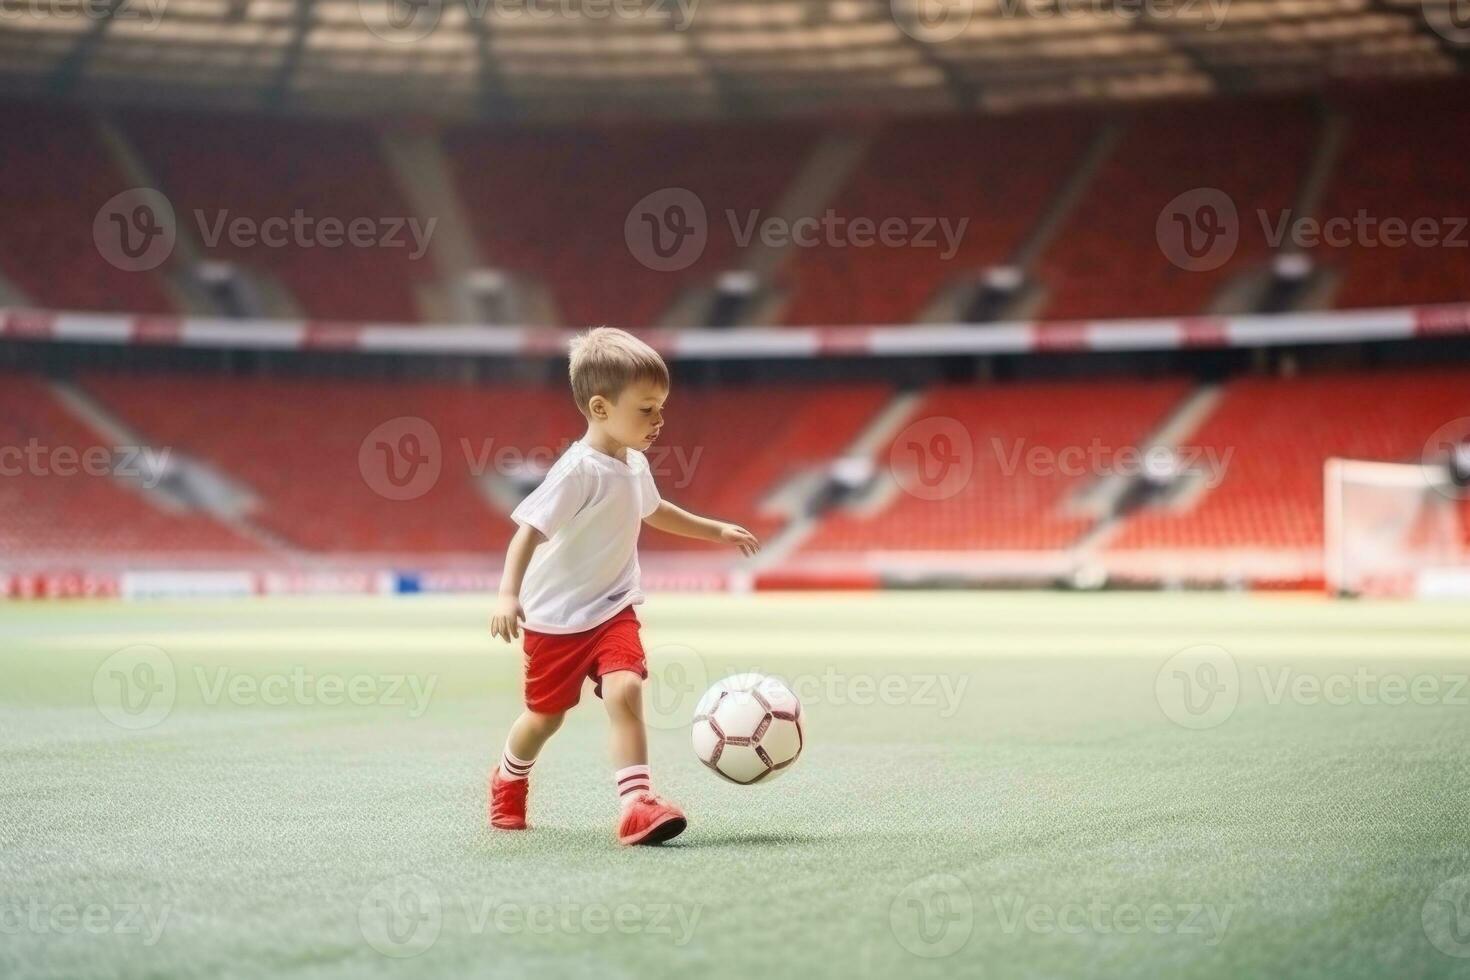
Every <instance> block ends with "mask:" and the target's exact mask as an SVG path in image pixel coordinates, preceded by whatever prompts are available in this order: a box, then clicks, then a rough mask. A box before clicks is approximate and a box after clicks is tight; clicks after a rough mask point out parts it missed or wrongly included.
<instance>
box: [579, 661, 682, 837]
mask: <svg viewBox="0 0 1470 980" xmlns="http://www.w3.org/2000/svg"><path fill="white" fill-rule="evenodd" d="M599 682H600V687H601V691H602V700H603V703H604V704H606V705H607V716H608V720H609V722H611V724H612V757H613V765H614V767H615V769H616V770H617V771H616V772H615V773H614V774H613V779H614V780H615V781H616V784H617V790H618V799H619V801H620V802H621V803H622V807H623V813H622V818H621V819H620V820H619V824H618V839H619V840H620V841H622V842H623V843H624V844H659V843H662V842H664V841H666V840H669V839H670V838H672V837H676V836H678V835H679V834H680V833H682V832H683V830H684V828H685V827H686V826H687V821H686V820H685V818H684V813H683V811H681V810H680V809H679V808H678V807H676V806H674V805H673V804H671V803H668V802H666V801H664V800H660V799H659V798H658V797H656V796H654V795H653V784H652V781H651V779H650V777H649V772H648V736H647V734H646V733H645V732H644V730H643V676H642V674H641V673H639V672H638V671H635V670H614V671H610V672H609V673H606V674H603V675H602V677H600V678H599Z"/></svg>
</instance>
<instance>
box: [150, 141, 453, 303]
mask: <svg viewBox="0 0 1470 980" xmlns="http://www.w3.org/2000/svg"><path fill="white" fill-rule="evenodd" d="M124 130H125V132H126V134H127V136H128V138H129V140H130V141H131V142H132V144H133V145H134V146H136V147H137V149H138V151H139V153H140V155H141V157H142V159H143V161H144V163H145V164H146V166H147V167H148V170H149V172H150V174H151V175H152V176H153V177H154V178H155V179H156V180H157V181H158V185H159V188H160V189H161V190H162V191H163V192H164V193H165V194H166V195H167V196H168V197H169V199H170V200H171V201H172V203H173V207H174V211H175V213H176V214H177V216H178V220H179V222H180V225H181V227H182V228H183V229H184V230H185V233H187V234H188V235H189V236H190V237H191V238H192V239H193V240H194V241H195V242H196V243H197V244H198V245H199V246H200V253H201V256H202V257H204V258H207V259H217V260H222V261H230V262H235V263H238V264H239V265H241V266H243V267H245V268H246V269H255V270H259V271H261V272H264V273H266V274H268V275H269V276H272V277H274V278H275V279H276V280H277V281H278V282H279V283H280V284H281V285H283V286H284V287H285V288H286V290H287V291H288V293H289V294H290V296H291V297H292V298H293V299H294V300H295V302H296V303H297V304H298V305H299V307H300V309H301V312H302V313H303V314H304V315H305V316H307V317H309V318H311V319H318V320H353V321H368V322H407V323H412V322H416V321H418V320H419V319H420V317H419V309H418V304H417V299H416V296H415V286H416V284H418V283H422V282H427V281H429V280H430V279H432V277H433V270H432V267H431V263H430V260H429V258H428V256H427V254H425V255H423V256H421V257H418V258H415V257H414V253H415V252H416V251H417V248H416V245H415V241H414V238H413V236H412V234H410V231H409V229H408V228H407V227H406V221H407V219H408V218H410V217H414V215H413V214H412V212H411V211H410V210H409V207H408V205H407V203H405V201H404V200H403V198H402V196H401V195H400V194H399V192H398V188H397V187H396V185H395V183H394V180H393V178H392V175H391V174H390V173H389V171H388V168H387V165H386V164H385V163H384V161H383V159H382V157H381V155H380V154H379V152H378V147H377V143H376V139H375V137H374V134H373V131H372V130H371V129H370V128H368V127H366V126H363V125H360V124H357V123H351V122H335V121H323V120H312V121H309V122H306V121H297V120H282V119H270V120H264V119H258V118H253V117H241V118H230V119H221V118H199V117H197V116H188V117H181V116H177V115H173V114H168V113H135V114H130V115H128V116H127V117H126V118H125V120H124ZM298 213H299V214H300V215H301V227H302V228H303V229H304V231H302V232H300V233H298V232H297V231H296V230H295V229H294V228H292V229H291V230H289V231H285V230H281V229H279V226H277V229H276V230H274V231H272V234H273V235H275V236H276V238H277V240H279V239H280V237H281V236H282V235H285V236H287V242H286V244H285V245H283V246H281V247H276V246H275V245H274V244H272V243H271V242H269V241H265V240H261V241H254V240H253V239H252V238H240V239H238V240H236V239H235V238H233V237H232V234H231V232H230V225H231V223H232V222H234V221H237V220H240V219H245V220H246V221H248V222H250V223H251V224H252V225H253V226H254V227H256V228H260V227H262V223H263V222H265V221H266V220H267V219H276V220H277V221H278V222H280V221H286V222H294V221H296V220H297V215H298ZM426 217H432V216H426ZM324 219H335V220H336V221H340V222H341V223H342V225H343V227H344V228H345V227H346V226H347V225H348V224H349V223H350V222H353V221H358V222H363V221H366V222H368V223H369V224H370V226H371V227H369V226H368V225H361V226H360V227H361V228H362V230H361V232H360V233H355V234H358V240H360V241H369V240H370V241H371V244H367V245H360V244H354V242H353V241H348V240H346V238H345V233H344V232H343V231H338V232H336V233H335V234H334V233H332V232H331V229H330V228H328V229H327V235H326V236H324V235H323V229H322V226H321V222H322V221H323V220H324ZM307 221H309V222H310V224H309V225H308V224H307V223H306V222H307ZM395 229H396V230H395ZM255 234H256V235H259V234H260V233H259V232H256V233H255ZM211 239H213V241H211ZM431 241H432V236H431Z"/></svg>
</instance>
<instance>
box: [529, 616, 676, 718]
mask: <svg viewBox="0 0 1470 980" xmlns="http://www.w3.org/2000/svg"><path fill="white" fill-rule="evenodd" d="M639 629H640V625H639V623H638V617H637V616H635V615H634V614H633V607H632V606H628V607H627V608H626V609H624V610H623V611H622V612H620V613H618V614H617V615H616V616H614V617H613V618H612V619H609V620H608V621H607V622H605V623H601V624H599V625H597V626H594V627H592V629H590V630H586V631H584V632H581V633H536V632H534V631H532V630H524V631H523V632H524V633H525V639H524V640H523V641H522V643H521V648H522V649H523V650H525V652H526V707H528V708H530V709H531V710H532V711H536V712H540V713H541V714H556V713H558V712H562V711H566V710H567V709H568V708H570V707H572V706H574V705H575V704H576V703H577V702H578V701H580V700H581V699H582V682H583V681H585V680H586V679H588V678H591V679H592V681H593V683H594V684H595V685H596V687H595V688H594V690H595V691H596V693H597V696H598V697H602V675H603V674H610V673H612V672H613V671H615V670H632V671H637V673H638V676H639V677H647V676H648V664H647V662H646V660H645V658H644V656H643V641H642V640H640V639H639V638H638V630H639Z"/></svg>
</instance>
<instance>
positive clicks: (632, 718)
mask: <svg viewBox="0 0 1470 980" xmlns="http://www.w3.org/2000/svg"><path fill="white" fill-rule="evenodd" d="M602 703H603V704H605V705H607V717H608V720H609V721H610V722H611V723H612V761H613V767H614V768H616V769H626V768H627V767H629V766H646V765H648V736H647V734H646V733H645V732H644V730H643V678H642V677H641V676H639V674H638V673H637V672H636V671H632V670H615V671H613V672H612V673H609V674H603V675H602Z"/></svg>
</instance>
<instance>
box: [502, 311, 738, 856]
mask: <svg viewBox="0 0 1470 980" xmlns="http://www.w3.org/2000/svg"><path fill="white" fill-rule="evenodd" d="M571 361H572V364H571V377H572V396H573V398H575V399H576V402H577V408H578V409H580V410H581V412H582V414H583V415H585V416H586V417H587V433H586V435H584V436H583V437H582V438H581V440H580V441H578V442H575V443H573V444H572V445H571V447H570V448H568V449H567V451H566V452H565V453H564V454H563V455H562V457H561V458H560V459H558V460H557V461H556V465H554V466H552V468H551V470H550V472H548V473H547V474H546V479H545V480H544V481H543V482H542V484H541V486H540V487H538V488H537V489H536V490H535V491H534V492H533V493H532V494H531V495H530V496H528V497H527V498H526V499H525V500H523V501H522V502H521V504H520V506H519V507H517V508H516V509H515V511H514V512H513V513H512V514H511V519H512V520H514V521H515V522H516V523H517V524H518V525H520V527H519V528H518V529H517V531H516V533H515V537H513V538H512V539H511V542H510V547H509V548H508V549H507V551H506V555H505V572H504V574H503V575H502V576H501V579H500V596H499V599H498V600H497V602H496V607H495V614H494V616H493V618H492V619H491V621H490V632H491V633H492V634H493V635H495V636H498V637H501V638H502V639H504V640H505V641H506V642H507V643H509V642H510V641H511V640H512V639H514V638H516V637H519V636H520V633H521V621H524V623H525V627H524V628H525V633H526V637H525V642H524V644H523V646H524V649H525V671H526V684H525V692H526V710H525V711H524V712H522V713H521V716H520V717H519V718H517V719H516V722H515V724H514V725H512V726H511V729H510V736H509V737H508V738H507V739H506V741H505V751H504V753H503V754H502V756H501V759H500V764H499V765H498V766H496V767H495V769H494V771H492V772H491V774H490V825H491V826H492V827H496V828H498V829H500V830H524V829H525V828H526V788H527V783H528V781H529V780H528V777H529V776H530V774H531V766H532V765H533V764H535V762H536V757H537V756H538V755H540V754H541V747H542V746H543V745H545V744H546V740H547V739H549V738H550V737H551V736H552V734H553V733H555V731H556V730H557V729H558V728H560V727H561V722H562V717H563V716H564V715H565V714H566V712H567V710H568V709H570V708H571V707H572V706H574V705H575V704H576V703H577V701H578V700H579V699H580V698H581V692H582V682H583V680H584V679H585V678H589V677H590V678H591V679H592V680H593V681H594V682H595V684H596V687H595V691H596V693H597V695H598V696H599V697H601V698H602V700H603V703H604V704H605V705H606V706H607V714H608V718H609V719H610V721H611V722H612V757H613V765H614V767H615V769H616V771H615V772H614V774H613V781H614V785H615V786H616V788H617V792H618V797H619V799H620V801H621V803H622V817H621V819H620V821H619V824H618V840H619V841H621V842H622V843H624V844H659V843H662V842H663V841H666V840H669V839H670V838H672V837H675V836H677V835H678V834H679V833H681V832H682V831H683V830H684V827H685V826H686V823H687V822H686V820H685V818H684V814H683V812H682V811H680V809H679V808H678V807H676V806H674V805H673V804H672V803H669V802H667V801H665V800H663V799H660V798H659V797H657V796H655V795H654V794H653V784H652V783H651V782H650V780H649V774H648V742H647V739H646V738H645V736H644V732H643V681H644V679H645V678H647V677H648V669H647V667H646V665H645V663H644V657H643V645H642V643H641V642H640V641H639V639H638V630H639V624H638V617H637V616H635V615H634V614H633V607H634V606H635V605H637V604H639V603H641V602H642V601H643V598H644V597H643V592H642V591H641V590H640V589H639V587H638V531H639V528H640V525H641V523H643V522H647V523H648V524H649V525H651V526H652V527H655V528H658V529H659V530H660V531H668V532H669V533H671V534H679V535H682V536H684V537H687V538H700V539H703V540H705V541H723V542H726V543H728V544H733V545H735V546H736V547H738V548H739V549H740V550H741V552H743V553H744V554H746V555H752V554H755V552H756V551H758V550H759V549H760V543H759V542H758V541H756V539H755V536H754V535H753V534H751V533H750V532H749V531H747V530H745V528H743V527H739V526H737V525H734V524H726V523H724V522H722V521H713V520H709V519H708V518H704V517H696V516H695V515H693V514H691V513H689V512H688V511H685V510H681V509H680V508H678V507H675V506H674V505H673V504H671V503H669V502H668V501H666V500H663V499H662V498H661V497H660V496H659V493H658V488H657V487H656V486H655V485H654V482H653V474H652V473H651V472H650V471H649V467H648V461H647V460H646V459H645V458H644V456H643V452H642V450H645V449H647V448H648V447H649V446H651V445H653V442H654V440H655V439H657V438H658V434H659V430H660V429H661V428H663V424H664V411H663V409H664V401H665V399H667V398H668V394H669V369H668V367H667V365H665V364H664V361H663V358H661V357H659V355H658V353H657V352H656V351H654V349H653V348H652V347H649V346H648V345H647V344H645V343H643V342H642V341H641V340H638V339H637V338H636V337H634V336H632V335H631V334H628V333H624V332H623V331H621V330H614V329H611V328H608V327H599V328H598V329H596V330H591V331H589V332H588V333H586V334H583V335H582V336H580V337H578V338H577V339H576V340H574V341H572V345H571Z"/></svg>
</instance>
